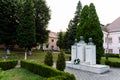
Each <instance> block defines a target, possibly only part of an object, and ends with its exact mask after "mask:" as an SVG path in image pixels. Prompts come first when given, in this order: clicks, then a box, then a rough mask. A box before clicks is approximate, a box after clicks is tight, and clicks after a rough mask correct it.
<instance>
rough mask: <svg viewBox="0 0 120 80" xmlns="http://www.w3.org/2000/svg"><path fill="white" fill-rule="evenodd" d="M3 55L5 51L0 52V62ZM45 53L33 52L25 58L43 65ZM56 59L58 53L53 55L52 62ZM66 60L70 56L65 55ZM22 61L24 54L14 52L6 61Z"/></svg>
mask: <svg viewBox="0 0 120 80" xmlns="http://www.w3.org/2000/svg"><path fill="white" fill-rule="evenodd" d="M4 54H5V51H2V50H0V60H2V56H3V55H4ZM45 54H46V52H43V51H33V54H32V55H31V56H28V57H27V60H31V61H36V62H40V63H44V59H45ZM57 57H58V53H53V61H54V62H56V60H57ZM65 57H66V60H69V57H70V54H65ZM22 59H24V52H15V51H12V52H11V55H10V56H9V57H8V60H22Z"/></svg>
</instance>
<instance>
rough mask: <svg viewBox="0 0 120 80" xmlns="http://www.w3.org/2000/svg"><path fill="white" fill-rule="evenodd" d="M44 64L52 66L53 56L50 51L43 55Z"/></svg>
mask: <svg viewBox="0 0 120 80" xmlns="http://www.w3.org/2000/svg"><path fill="white" fill-rule="evenodd" d="M44 63H45V64H46V65H48V66H52V65H53V55H52V52H51V51H47V53H46V55H45V60H44Z"/></svg>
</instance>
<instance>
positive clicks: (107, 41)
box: [106, 28, 109, 60]
mask: <svg viewBox="0 0 120 80" xmlns="http://www.w3.org/2000/svg"><path fill="white" fill-rule="evenodd" d="M106 31H107V37H106V38H107V52H106V60H108V54H109V30H108V29H107V28H106Z"/></svg>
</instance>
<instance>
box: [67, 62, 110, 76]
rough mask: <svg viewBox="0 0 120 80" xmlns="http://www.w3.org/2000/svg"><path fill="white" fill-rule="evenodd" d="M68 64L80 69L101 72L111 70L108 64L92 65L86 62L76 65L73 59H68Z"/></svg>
mask: <svg viewBox="0 0 120 80" xmlns="http://www.w3.org/2000/svg"><path fill="white" fill-rule="evenodd" d="M66 66H67V67H70V68H74V69H80V70H84V71H89V72H94V73H99V74H101V73H105V72H108V71H109V70H110V67H109V66H107V65H98V64H94V65H90V64H86V63H81V64H77V65H75V64H74V63H73V62H71V61H66Z"/></svg>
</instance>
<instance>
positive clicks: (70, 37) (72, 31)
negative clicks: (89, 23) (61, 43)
mask: <svg viewBox="0 0 120 80" xmlns="http://www.w3.org/2000/svg"><path fill="white" fill-rule="evenodd" d="M81 11H82V4H81V2H80V1H79V2H78V4H77V7H76V12H75V16H74V18H73V20H71V21H70V23H69V25H68V29H67V32H66V35H65V36H67V38H66V37H65V38H64V39H67V40H65V41H68V42H66V43H65V44H67V46H66V49H71V45H73V44H74V40H75V38H76V32H77V31H76V30H77V25H78V24H79V22H80V15H81Z"/></svg>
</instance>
